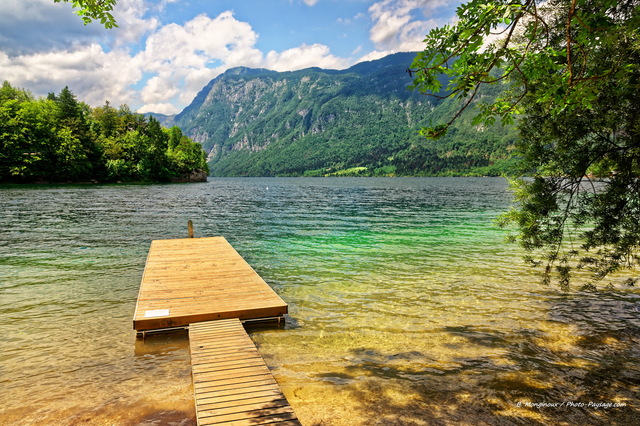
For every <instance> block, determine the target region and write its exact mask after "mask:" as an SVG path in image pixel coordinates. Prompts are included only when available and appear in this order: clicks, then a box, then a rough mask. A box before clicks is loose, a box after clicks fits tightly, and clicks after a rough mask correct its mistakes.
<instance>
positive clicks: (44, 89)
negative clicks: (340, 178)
mask: <svg viewBox="0 0 640 426" xmlns="http://www.w3.org/2000/svg"><path fill="white" fill-rule="evenodd" d="M459 4H460V1H459V0H380V1H375V0H374V1H365V0H234V1H227V0H118V3H117V5H116V7H115V9H114V16H115V18H116V22H117V24H118V28H115V29H105V28H104V27H102V26H101V25H100V24H99V23H95V22H94V23H91V24H89V25H83V23H82V20H81V19H80V18H79V17H78V16H77V15H76V14H74V12H73V9H72V7H71V5H70V3H54V2H53V0H1V2H0V81H9V83H11V85H12V86H14V87H19V88H24V89H27V90H29V91H31V93H33V95H35V96H36V97H38V96H46V95H47V94H48V93H51V92H54V93H59V92H60V90H62V89H63V88H64V87H65V86H68V87H69V89H70V90H71V91H72V92H73V93H74V94H75V95H76V96H77V97H78V99H79V100H82V101H84V102H87V103H88V104H90V105H91V106H100V105H104V104H105V102H106V101H109V102H110V104H111V105H113V106H119V105H123V104H126V105H128V106H129V107H130V108H131V109H132V110H134V111H138V112H141V113H147V112H156V113H162V114H175V113H178V112H180V111H182V109H184V108H185V107H186V106H188V105H189V104H190V103H191V101H192V100H193V98H194V97H195V96H196V94H197V93H198V92H199V91H200V90H201V89H202V88H203V87H204V86H205V85H206V84H207V83H208V82H209V81H210V80H212V79H213V78H215V77H216V76H218V75H220V74H221V73H223V72H224V71H226V70H227V69H229V68H233V67H236V66H246V67H252V68H267V69H272V70H276V71H293V70H298V69H304V68H308V67H312V66H314V67H321V68H327V69H345V68H348V67H350V66H351V65H354V64H356V63H358V62H362V61H367V60H373V59H378V58H381V57H384V56H386V55H388V54H391V53H395V52H407V51H419V50H423V49H424V47H425V46H424V43H423V42H422V41H423V40H424V38H425V35H426V34H427V33H428V32H429V30H430V29H432V28H434V27H440V26H443V25H446V24H447V23H450V22H451V21H452V19H453V16H454V14H455V9H456V7H457V6H458V5H459Z"/></svg>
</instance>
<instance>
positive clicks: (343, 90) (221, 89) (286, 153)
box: [174, 53, 515, 176]
mask: <svg viewBox="0 0 640 426" xmlns="http://www.w3.org/2000/svg"><path fill="white" fill-rule="evenodd" d="M414 56H415V54H414V53H398V54H394V55H390V56H387V57H385V58H382V59H379V60H376V61H371V62H363V63H359V64H357V65H354V66H353V67H351V68H349V69H346V70H341V71H336V70H323V69H319V68H309V69H305V70H300V71H293V72H275V71H269V70H264V69H250V68H234V69H230V70H228V71H227V72H225V73H224V74H222V75H220V76H218V77H217V78H215V79H214V80H212V81H211V82H210V83H209V84H208V85H207V86H206V87H204V88H203V89H202V91H200V93H199V94H198V95H197V96H196V98H195V99H194V101H193V102H192V103H191V105H189V106H188V107H187V108H185V110H184V111H182V112H181V113H180V114H178V115H177V116H176V117H175V118H174V124H176V125H177V126H179V127H180V128H181V129H182V130H183V131H184V132H185V134H186V135H188V136H189V137H191V138H192V139H193V140H195V141H196V142H199V143H201V144H202V146H203V147H204V149H205V150H206V151H207V152H209V156H208V159H209V165H210V170H211V174H212V175H214V176H275V175H280V176H282V175H307V176H314V175H316V176H317V175H328V174H338V175H349V174H351V175H392V174H396V175H446V174H457V175H468V174H480V175H492V174H493V175H495V174H500V173H501V172H503V171H504V170H505V168H506V167H508V165H509V149H510V146H511V144H512V142H513V140H514V138H515V131H514V129H513V128H502V127H500V126H494V127H492V128H480V127H474V126H472V125H471V118H472V116H473V112H471V111H470V112H468V113H465V114H464V115H463V116H462V117H461V119H460V120H459V122H458V123H457V124H456V126H454V128H453V129H452V130H450V131H449V134H448V135H447V137H446V138H443V139H441V140H438V141H426V140H424V138H422V137H421V136H419V135H418V129H419V128H420V127H421V126H423V125H426V124H428V123H429V121H430V120H438V118H440V117H443V116H448V115H447V114H450V113H451V112H452V111H454V109H455V108H456V107H457V105H458V104H457V103H454V102H452V101H451V100H445V101H438V100H437V99H435V98H433V97H427V96H425V95H421V94H419V93H416V92H411V91H409V90H407V86H408V85H409V84H410V83H411V77H410V76H409V75H408V73H407V72H406V69H407V68H408V67H409V66H410V65H411V62H412V60H413V58H414ZM498 90H499V89H498ZM485 95H486V96H493V95H494V94H491V93H487V94H485Z"/></svg>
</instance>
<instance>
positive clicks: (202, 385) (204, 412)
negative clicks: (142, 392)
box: [189, 319, 300, 425]
mask: <svg viewBox="0 0 640 426" xmlns="http://www.w3.org/2000/svg"><path fill="white" fill-rule="evenodd" d="M189 348H190V351H191V359H192V363H191V369H192V375H193V387H194V395H195V400H196V415H197V420H198V425H224V424H227V425H257V424H276V423H277V424H290V425H300V422H299V421H298V419H297V417H296V415H295V413H294V412H293V409H292V408H291V407H290V406H289V403H288V401H287V399H286V398H285V396H284V394H283V393H282V391H281V390H280V388H279V386H278V384H277V382H276V381H275V380H274V378H273V375H272V374H271V371H270V370H269V368H268V367H267V365H266V364H265V363H264V360H263V359H262V357H260V356H259V354H258V351H257V348H256V347H255V345H254V344H253V342H252V341H251V338H250V337H249V335H248V334H247V332H246V331H245V330H244V327H243V326H242V323H241V322H240V320H238V319H228V320H219V321H209V322H201V323H197V324H192V325H190V326H189Z"/></svg>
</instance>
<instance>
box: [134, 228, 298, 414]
mask: <svg viewBox="0 0 640 426" xmlns="http://www.w3.org/2000/svg"><path fill="white" fill-rule="evenodd" d="M287 309H288V307H287V304H286V303H285V302H284V301H283V300H282V299H281V298H280V297H279V296H278V295H277V294H276V293H275V292H274V291H273V290H272V289H271V287H269V285H268V284H267V283H265V282H264V280H263V279H262V278H261V277H260V276H259V275H258V274H257V273H256V272H255V271H254V270H253V269H252V268H251V266H249V264H248V263H247V262H246V261H245V260H244V259H243V258H242V257H241V256H240V255H239V254H238V252H236V251H235V249H234V248H233V247H231V245H230V244H229V243H228V242H227V240H226V239H224V237H213V238H185V239H177V240H155V241H152V243H151V248H150V249H149V255H148V256H147V263H146V265H145V269H144V274H143V276H142V282H141V284H140V292H139V294H138V302H137V304H136V310H135V313H134V317H133V328H134V329H135V330H136V331H138V332H139V334H144V333H145V332H147V331H150V330H158V329H168V328H174V327H188V328H189V346H190V350H191V366H192V374H193V387H194V393H195V399H196V412H197V419H198V425H213V424H216V425H218V424H219V425H263V424H282V425H300V422H299V421H298V419H297V417H296V415H295V414H294V412H293V410H292V409H291V407H290V406H289V403H288V402H287V399H286V398H285V397H284V395H283V394H282V391H281V390H280V388H279V386H278V384H277V382H276V381H275V379H274V378H273V376H272V375H271V372H270V371H269V368H268V367H267V365H266V364H265V362H264V360H263V359H262V357H261V356H260V354H259V353H258V350H257V349H256V347H255V345H254V344H253V342H252V341H251V338H250V337H249V335H248V334H247V333H246V331H245V330H244V327H243V326H242V323H241V321H240V320H241V319H242V320H253V319H265V318H276V317H277V318H280V317H282V316H283V315H284V314H286V313H287Z"/></svg>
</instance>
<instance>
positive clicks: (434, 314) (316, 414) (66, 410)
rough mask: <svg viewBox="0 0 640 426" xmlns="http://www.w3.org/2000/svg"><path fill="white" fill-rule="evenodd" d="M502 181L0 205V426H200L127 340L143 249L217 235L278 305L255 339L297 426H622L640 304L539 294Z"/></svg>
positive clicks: (379, 183)
mask: <svg viewBox="0 0 640 426" xmlns="http://www.w3.org/2000/svg"><path fill="white" fill-rule="evenodd" d="M510 202H511V194H510V192H509V190H508V185H507V183H506V182H505V181H504V180H503V179H498V178H477V179H476V178H336V179H329V178H316V179H314V178H309V179H305V178H244V179H231V178H229V179H218V178H210V179H209V182H208V183H202V184H184V185H84V186H83V185H60V186H56V185H46V186H17V185H7V186H0V323H1V324H2V338H1V339H0V349H1V351H0V389H1V391H2V392H0V424H3V425H4V424H16V425H17V424H20V425H22V424H42V425H51V424H69V425H75V424H118V425H120V424H123V425H138V424H142V425H159V424H168V425H191V424H195V409H194V406H193V389H192V386H191V376H190V362H189V351H188V345H187V338H186V335H185V334H184V333H177V334H170V335H161V336H155V337H152V338H149V339H147V340H145V341H141V340H136V338H135V333H134V331H133V329H132V318H133V312H134V309H135V303H136V298H137V293H138V288H139V284H140V279H141V276H142V272H143V269H144V262H145V258H146V254H147V251H148V249H149V244H150V242H151V240H154V239H164V238H182V237H186V235H187V221H188V220H193V222H194V228H195V234H196V237H209V236H218V235H222V236H225V237H226V238H227V240H228V241H229V242H230V243H231V244H232V245H233V246H234V247H235V248H236V250H237V251H238V252H239V253H240V254H241V255H242V256H243V257H244V258H245V259H246V260H247V262H249V264H251V265H252V266H253V267H254V269H256V271H257V272H258V273H259V274H260V275H261V276H262V277H263V278H264V279H265V281H267V282H268V283H269V284H270V285H271V286H272V287H273V288H274V290H275V291H276V292H277V293H278V294H279V295H280V296H281V297H282V298H283V299H284V300H285V301H286V302H287V303H288V304H289V311H290V314H289V316H288V318H287V325H286V326H285V327H283V328H257V329H254V330H251V331H250V334H251V337H252V339H253V340H254V342H255V343H256V344H257V346H258V347H259V350H260V352H261V353H262V355H263V356H264V358H265V361H266V362H267V364H268V365H269V367H270V368H271V369H272V371H273V374H274V376H275V378H276V379H277V380H278V382H279V383H280V385H281V387H282V389H283V391H284V393H285V395H286V396H287V398H288V400H289V402H290V403H291V405H292V407H293V408H294V410H295V411H296V413H297V414H298V416H299V418H300V419H301V421H302V422H303V424H305V425H414V424H415V425H421V424H473V425H477V424H563V423H564V424H616V423H617V424H632V423H635V424H637V418H638V415H639V413H640V406H639V404H638V400H639V397H640V292H639V291H638V290H637V289H634V288H630V289H629V288H625V287H619V286H615V287H614V288H612V289H611V290H607V291H605V292H601V293H599V294H592V293H586V292H579V291H573V292H571V293H562V292H560V290H559V289H558V288H556V287H554V286H550V287H547V286H544V285H542V284H540V277H539V276H537V275H536V274H535V271H533V270H531V269H530V267H529V266H527V265H525V264H524V262H523V261H522V260H521V259H522V253H521V251H520V250H519V249H518V248H517V247H516V246H514V245H510V244H507V243H505V237H506V235H507V232H508V231H505V230H502V229H499V228H497V227H496V226H495V225H494V220H495V218H496V217H497V216H498V215H499V214H500V213H502V212H504V211H506V210H507V209H508V208H509V206H510Z"/></svg>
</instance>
